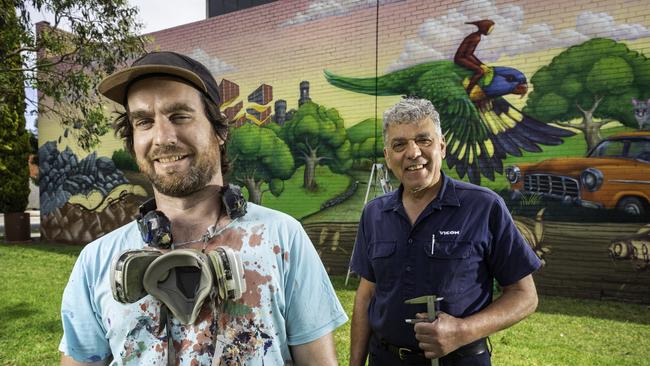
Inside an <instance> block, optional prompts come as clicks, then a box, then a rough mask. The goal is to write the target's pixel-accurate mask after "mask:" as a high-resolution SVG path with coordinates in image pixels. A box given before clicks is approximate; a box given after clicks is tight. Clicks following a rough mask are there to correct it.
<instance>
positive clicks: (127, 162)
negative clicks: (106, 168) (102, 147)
mask: <svg viewBox="0 0 650 366" xmlns="http://www.w3.org/2000/svg"><path fill="white" fill-rule="evenodd" d="M111 160H113V163H115V167H116V168H117V169H120V170H129V171H132V172H139V171H140V168H138V163H136V162H135V159H133V155H131V154H130V153H129V152H128V151H126V150H124V149H119V150H115V151H113V155H112V156H111Z"/></svg>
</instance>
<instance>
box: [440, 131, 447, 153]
mask: <svg viewBox="0 0 650 366" xmlns="http://www.w3.org/2000/svg"><path fill="white" fill-rule="evenodd" d="M440 156H442V158H443V159H444V158H445V157H446V156H447V142H446V141H445V136H442V138H441V139H440Z"/></svg>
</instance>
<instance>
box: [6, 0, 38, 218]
mask: <svg viewBox="0 0 650 366" xmlns="http://www.w3.org/2000/svg"><path fill="white" fill-rule="evenodd" d="M0 4H1V7H2V8H1V10H2V14H3V16H2V17H0V29H5V28H12V27H16V26H17V24H18V18H17V17H16V15H15V13H14V9H13V4H7V3H6V2H4V1H3V2H1V3H0ZM18 47H19V38H17V37H16V35H15V34H12V33H5V32H1V31H0V55H2V56H0V60H2V61H1V62H2V63H1V65H0V69H3V70H6V69H13V68H20V65H21V62H22V59H21V57H20V55H18V54H13V55H11V54H10V53H11V50H13V49H15V48H18ZM24 100H25V92H24V89H23V76H22V74H20V73H11V72H0V212H2V213H9V212H23V211H25V209H26V208H27V203H28V197H29V168H28V165H27V157H28V155H29V153H30V152H31V144H30V135H29V133H28V132H27V130H26V129H25V115H24V114H23V113H24V111H25V102H24Z"/></svg>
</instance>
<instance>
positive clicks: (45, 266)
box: [0, 242, 650, 366]
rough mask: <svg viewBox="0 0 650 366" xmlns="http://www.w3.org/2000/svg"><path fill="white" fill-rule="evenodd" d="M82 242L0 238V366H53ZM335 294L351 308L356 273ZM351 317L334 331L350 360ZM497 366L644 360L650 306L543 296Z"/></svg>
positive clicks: (498, 338) (498, 347)
mask: <svg viewBox="0 0 650 366" xmlns="http://www.w3.org/2000/svg"><path fill="white" fill-rule="evenodd" d="M80 250H81V248H80V247H73V246H64V245H44V244H31V245H22V246H17V245H7V244H4V243H1V242H0V274H1V275H2V280H1V281H0V298H1V299H2V301H0V365H2V366H22V365H29V366H31V365H57V364H58V362H59V352H58V350H57V349H58V344H59V339H60V337H61V325H60V317H59V307H60V302H61V293H62V291H63V287H64V286H65V283H66V282H67V278H68V276H69V273H70V271H71V269H72V265H73V264H74V261H75V258H76V256H77V254H78V253H79V251H80ZM332 282H333V284H334V287H335V289H336V293H337V295H338V297H339V299H340V301H341V303H342V304H343V307H344V308H345V311H346V312H347V313H348V316H351V314H352V303H353V298H354V290H355V289H356V286H357V281H356V280H355V279H353V280H352V282H351V283H350V284H349V285H348V286H347V287H345V286H344V278H343V277H342V276H334V277H333V278H332ZM349 327H350V324H349V322H348V323H347V324H345V325H344V326H342V327H340V328H339V329H337V330H336V332H335V339H336V345H337V353H338V357H339V363H340V364H341V365H346V364H347V362H348V358H349V331H350V328H349ZM492 345H493V347H494V358H493V359H494V364H495V365H647V364H648V355H647V350H648V349H650V307H649V306H646V305H635V304H625V303H617V302H610V301H589V300H575V299H565V298H559V297H546V296H543V297H541V299H540V306H539V309H538V311H537V313H535V314H533V315H532V316H531V317H530V318H528V319H527V320H525V321H524V322H522V323H520V324H518V325H516V326H514V327H512V328H510V329H508V330H506V331H503V332H500V333H498V334H496V335H494V336H493V337H492Z"/></svg>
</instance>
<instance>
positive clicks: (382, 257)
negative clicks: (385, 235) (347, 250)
mask: <svg viewBox="0 0 650 366" xmlns="http://www.w3.org/2000/svg"><path fill="white" fill-rule="evenodd" d="M396 251H397V241H395V240H380V241H375V242H372V243H371V244H370V247H369V251H368V257H369V258H370V262H371V263H372V270H373V272H374V274H375V285H376V288H377V289H378V290H383V289H388V288H389V287H392V286H393V284H394V283H395V279H396V277H397V272H396V271H395V266H396V265H397V263H396V262H397V258H396V257H397V256H396V254H395V253H396Z"/></svg>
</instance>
